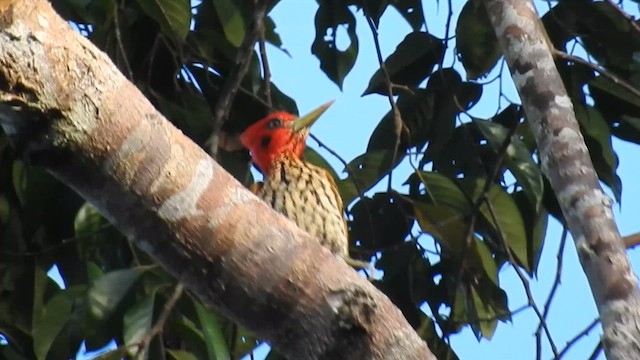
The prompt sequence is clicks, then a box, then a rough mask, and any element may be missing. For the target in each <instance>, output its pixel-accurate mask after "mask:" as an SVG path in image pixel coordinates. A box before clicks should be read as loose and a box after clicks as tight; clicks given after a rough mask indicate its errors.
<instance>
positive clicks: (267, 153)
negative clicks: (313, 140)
mask: <svg viewBox="0 0 640 360" xmlns="http://www.w3.org/2000/svg"><path fill="white" fill-rule="evenodd" d="M295 119H296V116H294V115H292V114H289V113H288V112H284V111H278V112H275V113H272V114H269V116H267V117H265V118H264V119H262V120H260V121H258V122H257V123H255V124H253V125H251V126H249V127H248V128H247V130H245V131H244V132H243V133H242V135H241V136H240V141H242V145H244V146H245V147H246V148H247V149H249V151H250V152H251V156H252V157H253V162H255V163H256V165H258V167H259V168H260V170H262V171H263V172H265V173H268V172H269V171H270V170H271V165H272V164H273V161H274V160H275V159H276V158H277V157H278V156H280V155H282V154H285V153H287V154H290V155H292V156H295V157H297V158H299V157H300V156H301V155H302V152H303V151H304V147H305V142H306V140H307V135H308V134H309V129H308V128H307V129H303V131H298V132H295V131H293V128H292V127H291V123H292V122H293V121H294V120H295Z"/></svg>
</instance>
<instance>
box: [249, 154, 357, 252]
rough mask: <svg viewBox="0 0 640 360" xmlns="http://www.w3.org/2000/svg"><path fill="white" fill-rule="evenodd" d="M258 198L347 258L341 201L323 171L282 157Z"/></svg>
mask: <svg viewBox="0 0 640 360" xmlns="http://www.w3.org/2000/svg"><path fill="white" fill-rule="evenodd" d="M258 196H260V197H261V198H262V199H263V200H265V201H266V202H267V203H268V204H270V205H271V207H272V208H274V209H275V210H276V211H278V212H280V213H282V214H284V215H285V216H287V217H288V218H290V219H291V220H293V221H294V222H295V223H296V224H298V226H299V227H300V228H302V229H303V230H305V231H306V232H308V233H309V234H311V235H312V236H314V237H315V238H317V239H318V241H319V242H320V244H322V245H325V246H327V247H328V248H329V249H331V251H332V252H333V253H334V254H336V255H340V256H342V257H345V256H348V254H349V244H348V234H347V227H346V222H345V219H344V215H343V212H342V199H341V198H340V195H339V194H338V191H337V189H336V186H335V183H334V181H333V179H332V178H331V176H330V175H329V174H328V173H327V171H326V170H324V169H322V168H319V167H317V166H315V165H312V164H309V163H307V162H304V161H302V160H300V159H297V158H295V157H292V156H290V155H289V154H286V153H285V154H282V155H281V156H279V157H277V158H276V159H275V161H274V163H273V165H272V168H271V171H270V172H269V173H268V174H267V175H266V176H265V181H264V184H263V186H262V188H261V189H260V191H259V192H258Z"/></svg>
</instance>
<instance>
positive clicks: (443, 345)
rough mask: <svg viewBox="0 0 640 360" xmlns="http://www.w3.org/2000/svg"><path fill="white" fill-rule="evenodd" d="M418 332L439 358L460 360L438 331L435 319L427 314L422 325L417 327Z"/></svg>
mask: <svg viewBox="0 0 640 360" xmlns="http://www.w3.org/2000/svg"><path fill="white" fill-rule="evenodd" d="M416 332H417V333H418V335H419V336H420V338H422V339H423V340H424V341H426V342H427V345H429V350H431V352H432V353H433V354H434V355H435V356H436V358H437V359H446V360H458V359H459V358H458V356H457V355H456V353H454V352H453V349H452V348H451V346H449V344H447V342H446V341H444V340H443V339H442V338H441V337H440V335H439V334H438V332H437V331H436V327H435V324H434V323H433V319H431V318H430V317H428V316H425V317H424V319H423V320H422V323H421V324H420V327H419V328H417V329H416Z"/></svg>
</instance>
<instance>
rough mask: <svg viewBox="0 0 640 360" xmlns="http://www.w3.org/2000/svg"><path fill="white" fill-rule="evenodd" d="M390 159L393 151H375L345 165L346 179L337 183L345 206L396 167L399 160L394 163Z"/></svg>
mask: <svg viewBox="0 0 640 360" xmlns="http://www.w3.org/2000/svg"><path fill="white" fill-rule="evenodd" d="M399 155H404V154H399ZM392 157H393V151H389V150H376V151H370V152H367V153H365V154H362V155H360V156H358V157H357V158H355V159H353V160H352V161H351V162H350V163H349V164H347V166H346V168H345V170H344V171H345V172H346V173H347V174H348V176H347V178H346V179H343V180H340V181H338V183H337V185H338V190H339V191H340V196H341V197H342V200H343V201H344V205H345V206H347V205H348V204H350V203H351V202H352V201H353V200H354V199H355V198H356V197H357V196H358V195H360V194H363V193H364V192H366V191H367V190H369V189H370V188H371V187H373V186H374V185H375V184H377V183H378V182H379V181H380V180H381V179H382V178H383V177H384V176H385V175H386V174H388V173H389V171H391V170H392V169H393V168H395V167H396V166H397V165H398V163H399V160H400V159H398V160H397V161H396V162H395V163H394V162H392V160H391V158H392Z"/></svg>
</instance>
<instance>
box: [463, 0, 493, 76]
mask: <svg viewBox="0 0 640 360" xmlns="http://www.w3.org/2000/svg"><path fill="white" fill-rule="evenodd" d="M456 47H457V49H458V54H459V55H460V61H462V65H463V66H464V69H465V70H466V71H467V78H468V79H471V80H474V79H477V78H479V77H482V76H485V75H486V74H487V73H488V72H489V71H491V69H493V67H494V66H495V65H496V63H497V62H498V59H500V56H502V49H501V48H500V44H499V43H498V38H497V37H496V34H495V31H494V29H493V26H492V25H491V21H489V16H488V15H487V11H486V9H485V6H484V4H483V3H482V2H481V1H467V2H466V3H465V4H464V7H463V8H462V11H461V12H460V17H459V18H458V25H457V26H456Z"/></svg>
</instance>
